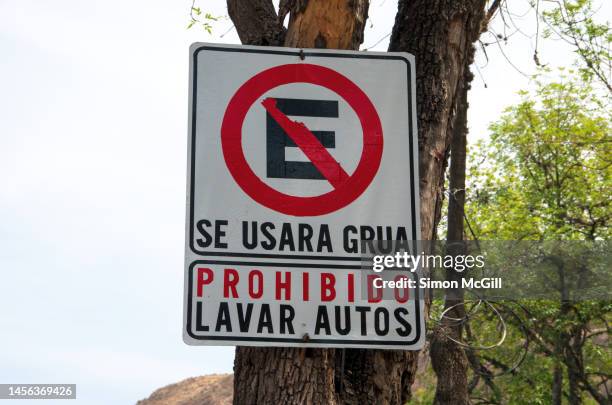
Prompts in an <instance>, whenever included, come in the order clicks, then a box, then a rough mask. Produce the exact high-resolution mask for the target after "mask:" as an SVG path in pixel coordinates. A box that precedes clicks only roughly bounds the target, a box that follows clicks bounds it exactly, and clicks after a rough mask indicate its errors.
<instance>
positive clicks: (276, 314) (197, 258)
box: [183, 44, 424, 349]
mask: <svg viewBox="0 0 612 405" xmlns="http://www.w3.org/2000/svg"><path fill="white" fill-rule="evenodd" d="M190 66H191V67H190V119H189V125H190V128H189V168H188V201H187V205H188V206H187V227H186V262H185V263H186V266H185V267H186V269H185V310H184V330H183V332H184V333H183V335H184V339H185V341H186V342H187V343H189V344H240V345H275V346H317V347H328V346H343V347H372V348H403V349H418V348H420V347H421V346H422V343H423V341H424V326H423V315H422V300H419V294H420V292H419V291H418V290H406V291H403V292H400V293H398V294H395V296H394V297H395V298H394V299H388V300H387V299H379V298H377V297H376V294H375V293H374V294H373V293H372V291H369V289H368V288H367V285H366V284H367V282H366V281H367V280H366V279H367V278H366V277H365V276H364V277H362V274H363V273H364V272H363V271H362V268H361V256H360V241H363V240H418V239H419V230H420V227H419V220H418V219H419V209H418V195H419V194H418V172H417V158H416V154H417V139H416V133H417V132H416V123H415V115H416V114H415V105H414V103H415V93H414V91H415V90H414V89H415V85H414V58H413V57H412V56H411V55H409V54H406V53H373V52H367V53H366V52H352V51H331V50H318V49H317V50H314V49H313V50H299V49H291V48H271V47H247V46H229V45H212V44H194V45H193V46H192V47H191V62H190Z"/></svg>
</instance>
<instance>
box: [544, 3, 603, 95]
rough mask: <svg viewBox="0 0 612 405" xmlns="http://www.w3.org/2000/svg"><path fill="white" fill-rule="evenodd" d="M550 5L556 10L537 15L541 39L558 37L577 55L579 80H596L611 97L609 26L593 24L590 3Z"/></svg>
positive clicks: (593, 9)
mask: <svg viewBox="0 0 612 405" xmlns="http://www.w3.org/2000/svg"><path fill="white" fill-rule="evenodd" d="M537 1H539V0H537ZM553 3H555V4H556V6H555V7H554V8H552V9H551V10H548V11H544V12H543V13H542V15H541V17H542V20H543V21H544V22H545V23H546V24H547V27H546V29H545V30H544V36H545V37H558V38H561V39H563V40H564V41H566V42H567V43H569V44H570V45H571V46H572V47H573V48H574V52H575V53H576V54H577V55H578V67H579V72H580V74H581V75H582V76H583V79H584V80H587V81H588V80H591V79H593V78H596V79H597V80H598V81H599V82H600V83H602V84H603V85H604V86H605V87H606V89H607V90H608V92H609V93H612V59H611V56H612V54H611V52H610V43H611V42H612V30H611V29H610V24H609V22H607V21H606V22H598V21H596V20H595V18H594V15H595V14H596V12H597V10H595V7H594V5H593V1H592V0H555V1H553ZM609 95H610V94H608V96H609Z"/></svg>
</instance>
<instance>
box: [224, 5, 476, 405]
mask: <svg viewBox="0 0 612 405" xmlns="http://www.w3.org/2000/svg"><path fill="white" fill-rule="evenodd" d="M263 3H266V4H267V5H265V7H264V5H263ZM456 3H459V2H456V1H453V0H400V1H399V6H398V14H397V17H396V22H395V26H394V28H393V34H392V37H391V43H390V50H391V51H406V52H410V53H412V54H414V55H415V56H416V61H417V62H416V67H417V77H416V80H417V106H418V110H419V116H418V125H419V152H420V161H419V167H420V181H421V194H420V198H421V233H422V239H434V237H435V227H436V225H437V223H438V221H439V219H440V205H441V186H442V184H443V174H444V168H445V165H446V155H447V148H448V144H449V139H450V135H449V134H450V133H449V128H451V120H452V115H453V109H454V107H455V105H456V101H455V98H456V94H457V88H458V85H459V78H462V77H463V74H464V66H465V61H466V58H467V57H468V50H469V49H470V47H471V46H472V42H473V41H474V40H475V39H476V38H477V33H478V32H479V24H480V23H481V21H482V19H483V17H484V4H485V0H468V1H463V2H461V4H459V5H457V4H456ZM271 4H272V3H271V0H267V1H266V0H256V1H253V0H249V1H244V0H243V1H241V0H228V9H233V10H243V11H242V12H237V11H236V12H233V11H230V17H231V18H232V20H233V22H234V24H235V25H236V28H237V30H238V33H239V35H240V38H241V40H242V41H243V43H245V44H258V45H262V44H267V45H281V44H283V45H287V46H297V47H309V48H315V47H328V48H331V47H337V48H344V49H357V48H358V46H359V44H360V43H361V41H362V39H363V28H364V25H365V21H366V16H367V8H368V1H367V0H284V1H281V4H280V18H274V19H273V20H274V22H272V21H260V20H259V19H260V18H262V16H265V17H264V18H265V19H268V18H270V16H269V14H270V13H269V12H268V11H266V12H261V10H269V6H271ZM258 7H259V8H258ZM245 9H248V10H247V11H244V10H245ZM260 9H261V10H260ZM287 12H290V13H291V16H290V19H289V28H288V30H287V33H286V35H285V39H284V40H283V41H281V40H280V39H279V35H280V34H279V35H277V34H274V33H278V32H279V28H278V25H275V24H278V22H279V21H280V20H282V19H283V18H284V15H285V14H286V13H287ZM252 19H253V20H254V21H253V20H252ZM245 20H248V21H245ZM254 25H256V27H254V28H253V26H254ZM269 27H272V29H270V28H269ZM251 29H252V30H253V31H251ZM274 41H277V42H274ZM417 354H418V353H417V352H406V351H377V350H346V351H345V352H344V353H343V351H342V350H339V349H338V350H333V349H291V348H255V347H237V348H236V359H235V363H234V372H235V378H234V403H235V404H237V405H238V404H239V405H246V404H273V405H280V404H317V405H319V404H398V405H399V404H403V403H405V402H406V401H407V400H408V399H409V398H410V386H411V385H412V383H413V381H414V377H415V371H416V366H417ZM340 364H344V368H343V371H344V372H343V373H341V371H342V368H341V367H339V365H340Z"/></svg>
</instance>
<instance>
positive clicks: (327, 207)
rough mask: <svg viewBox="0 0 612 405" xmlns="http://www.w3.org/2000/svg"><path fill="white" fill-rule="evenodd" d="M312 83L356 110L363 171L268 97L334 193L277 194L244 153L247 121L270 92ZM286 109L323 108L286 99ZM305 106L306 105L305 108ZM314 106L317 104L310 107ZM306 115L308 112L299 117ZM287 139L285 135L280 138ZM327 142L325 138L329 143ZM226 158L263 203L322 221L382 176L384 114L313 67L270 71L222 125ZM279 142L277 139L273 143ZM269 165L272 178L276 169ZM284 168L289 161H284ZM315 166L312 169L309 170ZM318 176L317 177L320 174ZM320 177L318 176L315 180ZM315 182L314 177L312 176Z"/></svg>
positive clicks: (244, 90)
mask: <svg viewBox="0 0 612 405" xmlns="http://www.w3.org/2000/svg"><path fill="white" fill-rule="evenodd" d="M296 82H300V83H309V84H312V85H317V86H322V87H325V88H327V89H330V90H331V91H333V92H335V93H336V94H337V95H338V96H339V97H340V98H341V99H343V100H344V101H346V102H347V103H348V104H349V105H350V107H351V108H352V109H353V110H354V111H355V113H356V114H357V117H358V118H359V121H360V123H361V128H362V131H363V150H362V153H361V158H360V160H359V164H358V165H357V169H356V170H355V171H354V173H352V174H349V173H347V172H346V171H345V170H344V169H343V168H342V166H341V164H340V163H338V162H337V161H336V159H335V158H334V157H333V156H332V155H331V154H330V153H329V152H328V150H327V148H326V147H325V145H323V142H322V141H321V139H320V138H318V137H316V136H315V135H314V134H313V132H311V131H310V130H309V129H308V128H307V127H306V125H304V124H303V123H300V122H297V121H293V120H291V119H290V118H289V117H288V116H287V115H285V113H283V111H282V110H281V109H280V108H279V105H278V104H279V103H278V101H279V100H276V99H274V98H266V99H265V100H263V102H262V105H263V107H264V108H265V110H266V111H267V113H268V115H269V117H271V118H272V120H273V121H274V122H273V123H272V125H273V124H274V123H276V124H277V126H279V127H280V128H281V129H282V131H283V132H284V134H285V135H286V136H287V137H288V138H289V139H290V140H291V141H292V142H293V143H294V144H295V145H297V147H298V148H300V150H301V151H302V152H303V153H304V154H305V155H306V157H307V158H308V159H309V160H310V162H311V164H312V166H314V168H315V169H316V171H317V172H318V174H320V176H321V177H322V178H324V179H325V180H327V181H328V182H329V183H330V184H331V185H332V186H333V190H332V191H330V192H327V193H325V194H321V195H318V196H314V197H296V196H292V195H287V194H284V193H282V192H279V191H277V190H275V189H274V188H272V187H270V186H268V185H267V184H266V183H265V182H264V181H262V180H261V179H260V178H259V177H257V175H256V174H255V173H254V172H253V170H252V169H251V168H250V166H249V164H248V163H247V161H246V159H245V157H244V150H243V148H242V143H241V139H242V130H243V124H244V119H245V116H246V114H247V112H248V111H249V109H251V107H252V106H253V104H254V103H255V102H257V100H258V99H259V98H260V97H261V96H262V95H263V94H264V93H265V92H267V91H268V90H271V89H274V88H276V87H278V86H282V85H286V84H289V83H296ZM282 101H283V102H284V103H283V104H285V105H289V106H291V101H294V103H293V104H294V105H295V104H302V105H303V106H304V107H305V108H304V109H305V110H308V107H309V106H310V107H311V110H314V109H313V108H312V106H316V105H317V104H315V103H312V101H314V100H300V99H296V100H292V99H283V100H282ZM300 101H301V103H299V102H300ZM308 101H311V103H310V105H309V103H308ZM298 114H303V112H298ZM277 135H281V136H282V133H277ZM323 139H324V138H323ZM221 141H222V146H223V156H224V158H225V162H226V164H227V167H228V169H229V171H230V173H231V174H232V176H233V178H234V179H235V180H236V182H237V183H238V184H239V185H240V187H241V188H242V189H243V190H244V191H245V192H246V193H247V194H248V195H249V196H250V197H251V198H253V199H254V200H255V201H257V202H258V203H260V204H262V205H264V206H266V207H268V208H270V209H273V210H275V211H278V212H281V213H283V214H288V215H295V216H316V215H322V214H328V213H330V212H333V211H336V210H338V209H340V208H342V207H344V206H346V205H348V204H350V203H351V202H352V201H354V200H355V199H356V198H357V197H359V196H360V195H361V194H362V193H363V192H364V191H365V189H366V188H367V187H368V185H369V184H370V183H371V181H372V179H373V178H374V176H375V175H376V172H377V170H378V167H379V165H380V160H381V157H382V151H383V131H382V126H381V123H380V118H379V117H378V113H377V112H376V109H375V108H374V105H373V104H372V102H371V101H370V99H369V98H368V96H367V95H366V94H365V93H364V92H363V91H362V90H361V89H360V88H359V87H358V86H357V85H355V84H354V83H353V82H352V81H350V80H349V79H348V78H346V77H345V76H343V75H341V74H340V73H338V72H336V71H334V70H332V69H329V68H326V67H323V66H318V65H313V64H306V63H302V64H286V65H281V66H275V67H273V68H270V69H267V70H264V71H262V72H260V73H258V74H256V75H255V76H253V77H252V78H250V79H249V80H248V81H247V82H246V83H244V84H243V85H242V86H241V87H240V88H239V89H238V91H237V92H236V94H234V96H233V97H232V99H231V100H230V102H229V104H228V107H227V110H226V112H225V115H224V118H223V124H222V126H221ZM273 142H274V140H272V142H270V143H273ZM274 163H277V164H278V162H272V164H269V166H271V167H269V169H268V175H269V174H270V171H271V169H272V170H273V169H274V168H275V165H274ZM281 163H282V164H284V163H285V162H284V161H283V162H281ZM306 167H309V166H306ZM317 172H315V174H317ZM313 177H314V176H313ZM311 178H312V177H311Z"/></svg>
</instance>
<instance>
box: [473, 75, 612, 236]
mask: <svg viewBox="0 0 612 405" xmlns="http://www.w3.org/2000/svg"><path fill="white" fill-rule="evenodd" d="M562 80H563V81H562V82H557V83H548V84H545V83H542V82H539V83H538V88H537V90H536V91H535V92H534V93H532V94H530V93H527V92H523V93H521V94H522V97H523V99H522V101H521V102H520V103H519V104H518V105H517V106H514V107H511V108H509V109H507V110H506V112H505V114H504V116H503V117H502V118H501V119H500V120H499V121H498V122H496V123H494V124H493V125H492V126H491V128H490V129H491V132H492V135H491V138H490V140H489V141H488V142H481V143H479V144H478V145H477V147H476V151H475V153H474V156H473V158H472V164H471V167H470V173H469V176H468V179H469V181H470V185H469V191H470V194H471V195H470V202H469V204H468V207H467V208H466V209H467V213H468V217H473V218H477V220H476V221H475V224H474V225H473V226H474V227H476V234H477V235H479V236H480V237H481V238H482V239H487V238H488V239H506V240H510V239H517V240H525V239H527V240H546V239H549V240H550V239H566V240H567V239H569V240H572V239H578V240H579V239H597V238H603V239H607V238H608V237H609V235H610V228H609V225H608V221H609V219H610V215H611V211H610V204H609V199H610V195H611V193H612V182H611V180H612V147H611V146H612V138H611V137H610V115H609V113H608V112H606V111H605V107H604V105H602V103H601V102H600V101H599V100H598V99H596V98H595V97H594V96H593V94H594V93H593V91H592V88H591V87H590V85H589V84H588V83H585V82H582V81H579V80H576V78H572V77H571V76H569V77H568V76H562Z"/></svg>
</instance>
